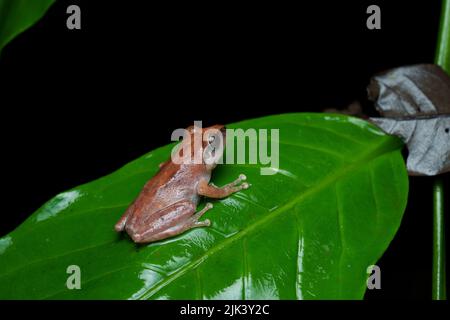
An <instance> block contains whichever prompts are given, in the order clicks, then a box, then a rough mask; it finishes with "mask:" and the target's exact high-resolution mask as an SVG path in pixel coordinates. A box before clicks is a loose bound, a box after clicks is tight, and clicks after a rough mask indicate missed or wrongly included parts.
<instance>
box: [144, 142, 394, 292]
mask: <svg viewBox="0 0 450 320" xmlns="http://www.w3.org/2000/svg"><path fill="white" fill-rule="evenodd" d="M386 137H388V136H386ZM391 139H392V138H390V137H389V138H388V139H386V138H383V140H382V141H381V143H378V144H375V145H374V147H372V148H368V151H367V152H365V153H363V154H362V156H361V157H359V158H357V159H356V160H355V161H354V162H351V163H349V164H348V165H346V166H343V167H341V169H340V170H336V171H335V172H334V173H333V174H331V175H329V176H328V177H326V178H325V179H323V180H322V181H321V182H320V183H318V184H316V185H315V186H313V187H311V188H310V189H308V190H306V191H305V192H304V193H302V194H300V195H298V196H297V197H294V198H293V199H292V200H290V201H288V202H286V203H285V204H284V205H283V206H281V207H279V208H277V209H275V210H274V211H271V212H269V213H268V214H267V215H266V216H264V217H262V218H261V219H258V220H256V221H255V222H254V223H253V224H249V225H248V226H247V227H245V228H244V229H242V230H241V231H240V232H238V233H236V234H234V235H232V236H230V237H228V238H226V239H225V240H224V241H222V242H220V243H219V244H218V245H217V246H215V247H212V248H211V249H209V250H208V251H206V252H205V253H204V254H202V255H201V256H200V257H199V258H197V259H196V260H193V261H191V262H189V263H188V264H186V265H184V266H183V267H181V268H180V269H178V270H175V271H174V272H172V273H170V274H169V275H168V276H167V277H166V278H164V279H163V280H161V282H160V283H159V284H157V285H156V286H154V287H152V288H149V289H148V291H146V292H144V293H143V294H142V295H141V296H140V297H139V298H138V299H149V298H151V297H152V296H153V295H154V294H155V293H157V292H158V291H159V290H161V289H162V288H164V287H165V286H166V285H168V284H170V283H171V282H172V281H174V280H176V279H178V278H179V277H181V276H182V275H184V274H186V273H187V272H188V271H190V270H192V269H194V268H195V267H197V266H198V265H200V264H201V263H203V262H204V261H205V260H206V259H208V258H209V257H210V256H212V255H214V254H215V253H217V252H220V251H221V250H222V249H224V248H226V247H228V246H231V245H232V244H233V243H234V242H235V241H237V240H240V239H241V238H244V237H245V236H246V235H247V234H249V233H251V232H252V231H253V230H255V229H256V228H258V227H260V226H262V225H265V224H267V223H268V222H270V221H272V220H273V219H274V218H276V217H278V216H279V215H280V214H282V213H283V212H285V211H287V210H288V209H290V208H292V207H293V206H295V205H296V204H298V203H300V202H301V201H302V200H303V199H304V198H307V197H308V196H309V195H311V194H315V193H317V192H318V191H320V190H322V189H323V188H325V187H327V186H329V185H331V184H333V183H334V182H335V181H337V180H339V178H341V177H343V176H345V175H346V174H348V173H350V172H352V171H355V170H357V169H360V168H362V167H364V166H366V165H368V164H369V163H370V162H371V161H373V160H374V159H376V158H377V157H379V156H381V155H385V154H387V153H389V152H392V151H394V150H396V147H397V146H398V145H397V144H394V143H393V142H392V140H391ZM367 160H370V161H367Z"/></svg>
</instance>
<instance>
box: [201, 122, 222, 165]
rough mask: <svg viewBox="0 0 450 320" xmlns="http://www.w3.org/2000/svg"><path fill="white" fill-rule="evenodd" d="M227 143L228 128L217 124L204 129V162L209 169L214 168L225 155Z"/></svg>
mask: <svg viewBox="0 0 450 320" xmlns="http://www.w3.org/2000/svg"><path fill="white" fill-rule="evenodd" d="M225 143H226V128H225V126H224V125H221V124H216V125H213V126H211V127H208V128H204V129H203V163H204V164H205V165H206V168H207V169H208V170H212V169H214V168H215V167H216V166H217V164H218V163H219V161H220V159H221V158H222V155H223V150H224V148H225Z"/></svg>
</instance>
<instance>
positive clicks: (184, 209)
mask: <svg viewBox="0 0 450 320" xmlns="http://www.w3.org/2000/svg"><path fill="white" fill-rule="evenodd" d="M211 129H212V130H211ZM186 130H187V132H188V135H189V136H190V139H184V140H183V141H182V142H181V144H180V149H179V150H182V151H180V154H182V153H183V151H184V150H191V152H192V154H191V155H192V156H193V157H192V158H193V159H195V155H197V156H198V155H201V157H200V161H194V160H192V161H188V162H187V163H186V161H185V162H183V163H181V164H178V163H174V161H173V158H170V159H169V160H168V161H166V162H164V163H162V164H160V170H159V171H158V173H157V174H156V175H155V176H154V177H153V178H152V179H150V180H149V181H148V182H147V183H146V184H145V186H144V188H143V190H142V191H141V193H140V194H139V195H138V197H137V198H136V200H135V201H134V202H133V203H132V204H131V205H130V207H129V208H128V209H127V210H126V211H125V213H124V214H123V216H122V217H121V218H120V220H119V221H118V222H117V224H116V225H115V230H116V231H117V232H121V231H124V230H125V231H126V232H127V233H128V234H129V236H130V237H131V238H132V239H133V241H134V242H136V243H148V242H152V241H157V240H162V239H166V238H169V237H172V236H175V235H178V234H180V233H182V232H184V231H186V230H189V229H191V228H196V227H206V226H209V225H210V221H209V220H208V219H206V220H203V221H199V218H200V217H201V216H202V215H203V214H204V213H205V212H206V211H208V210H209V209H211V208H212V207H213V205H212V204H211V203H207V204H206V205H205V207H204V208H203V209H202V210H200V211H198V212H196V209H197V205H198V203H199V201H200V196H205V197H208V198H216V199H219V198H225V197H227V196H229V195H230V194H232V193H234V192H238V191H240V190H242V189H247V188H248V187H249V184H248V183H246V182H244V183H241V182H242V181H244V180H246V177H245V175H243V174H241V175H239V177H238V178H237V179H236V180H235V181H233V182H231V183H229V184H227V185H225V186H223V187H221V188H219V187H216V186H214V185H213V184H210V183H209V181H210V179H211V172H212V170H213V169H214V168H215V167H216V166H217V161H218V159H219V158H220V156H222V153H223V148H220V149H219V148H213V149H212V150H213V151H212V152H209V153H205V152H204V150H206V148H207V147H208V146H210V145H211V144H212V142H213V141H214V140H215V138H217V133H219V134H221V137H222V141H223V144H222V145H225V143H224V142H225V138H226V135H225V134H224V133H225V127H224V126H223V125H215V126H212V127H209V128H204V129H202V128H199V127H195V126H192V127H189V128H188V129H186ZM198 130H200V131H198ZM199 132H200V133H201V135H202V136H203V139H202V141H201V143H199V144H198V146H196V144H195V143H193V141H194V133H195V134H198V133H199ZM194 146H195V148H196V149H197V150H195V149H194ZM183 147H188V149H183ZM216 150H218V151H217V154H216V153H215V152H216ZM219 153H220V154H219ZM208 157H209V158H208ZM197 159H198V158H197Z"/></svg>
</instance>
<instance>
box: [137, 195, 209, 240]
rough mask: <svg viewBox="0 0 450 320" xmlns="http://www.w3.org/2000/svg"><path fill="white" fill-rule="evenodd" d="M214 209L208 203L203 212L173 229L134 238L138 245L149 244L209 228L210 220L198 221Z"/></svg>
mask: <svg viewBox="0 0 450 320" xmlns="http://www.w3.org/2000/svg"><path fill="white" fill-rule="evenodd" d="M212 207H213V206H212V204H211V203H207V204H206V205H205V207H204V208H203V209H202V210H200V211H199V212H196V213H195V214H193V215H192V216H191V217H189V218H188V219H186V220H183V221H180V222H179V223H178V224H176V225H174V226H173V227H171V228H168V229H166V230H163V231H160V232H159V233H156V234H155V233H153V234H147V235H146V234H145V233H144V234H143V235H134V236H133V237H132V238H133V240H134V242H136V243H148V242H153V241H158V240H162V239H166V238H169V237H173V236H176V235H179V234H180V233H183V232H184V231H186V230H189V229H192V228H198V227H208V226H210V225H211V222H210V221H209V220H208V219H206V220H204V221H198V219H200V217H201V216H202V215H203V214H204V213H205V212H206V211H208V210H209V209H211V208H212ZM194 209H195V208H194Z"/></svg>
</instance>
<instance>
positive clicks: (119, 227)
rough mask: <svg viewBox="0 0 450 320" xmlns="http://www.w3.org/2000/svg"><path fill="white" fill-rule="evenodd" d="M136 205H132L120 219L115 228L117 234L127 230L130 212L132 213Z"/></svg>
mask: <svg viewBox="0 0 450 320" xmlns="http://www.w3.org/2000/svg"><path fill="white" fill-rule="evenodd" d="M133 206H134V204H132V205H131V206H130V207H129V208H128V209H127V210H126V211H125V213H124V214H123V215H122V217H121V218H120V219H119V221H118V222H117V223H116V225H115V226H114V229H115V230H116V231H117V232H122V231H123V230H124V229H125V225H126V223H127V220H128V216H129V215H130V212H132V209H133Z"/></svg>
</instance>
